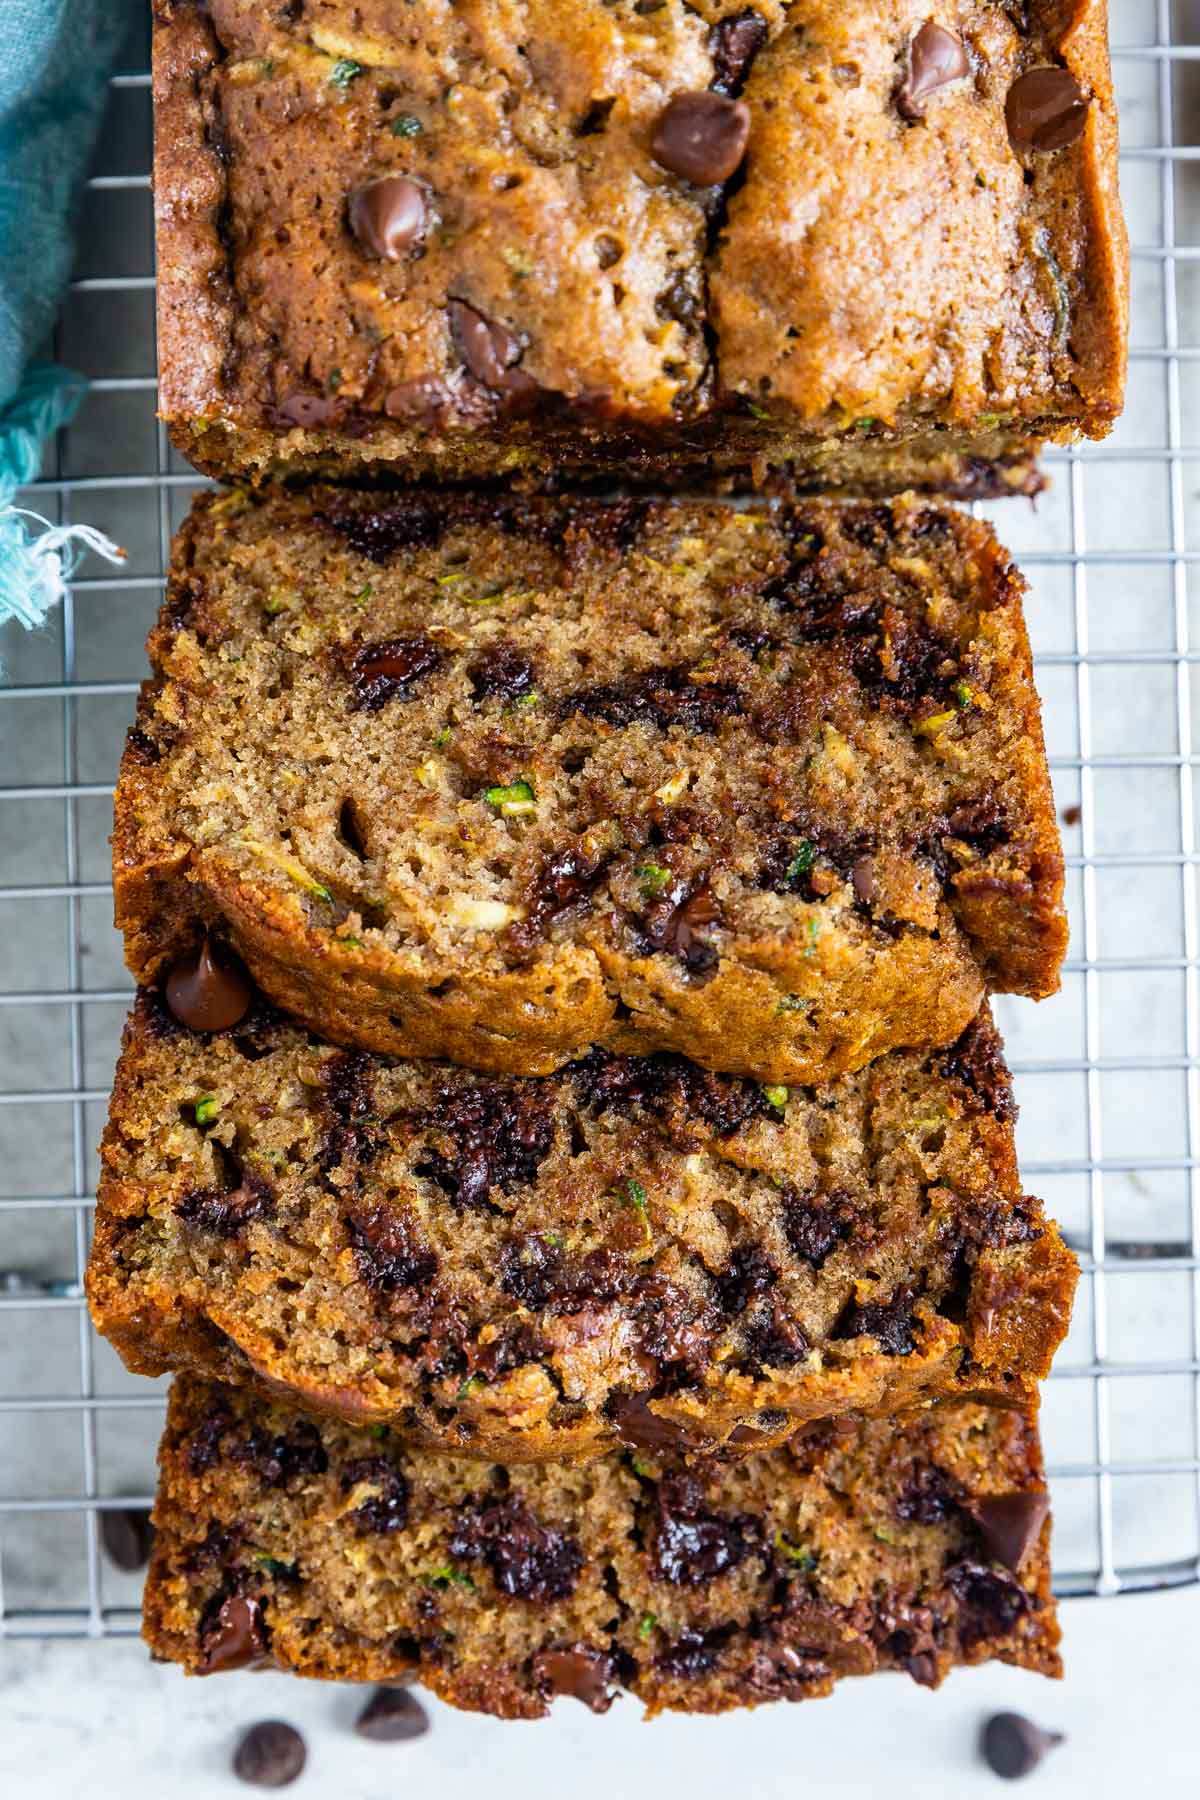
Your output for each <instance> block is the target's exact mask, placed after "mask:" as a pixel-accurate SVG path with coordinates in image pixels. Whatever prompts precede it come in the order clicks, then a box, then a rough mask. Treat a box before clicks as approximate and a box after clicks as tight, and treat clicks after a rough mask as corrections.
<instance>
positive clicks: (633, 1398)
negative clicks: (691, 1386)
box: [608, 1394, 697, 1451]
mask: <svg viewBox="0 0 1200 1800" xmlns="http://www.w3.org/2000/svg"><path fill="white" fill-rule="evenodd" d="M608 1413H609V1417H610V1418H611V1419H612V1422H613V1424H614V1425H615V1426H616V1428H617V1436H618V1437H619V1438H620V1440H621V1442H622V1443H623V1444H632V1445H633V1447H634V1449H636V1450H651V1451H660V1450H689V1449H694V1448H696V1447H697V1446H696V1445H694V1444H693V1442H692V1440H691V1438H689V1436H688V1434H687V1432H686V1431H684V1430H683V1428H682V1427H681V1426H679V1425H676V1424H675V1423H674V1421H673V1420H671V1419H664V1418H661V1417H660V1416H659V1414H658V1413H655V1412H651V1410H650V1407H649V1405H648V1403H647V1401H646V1398H645V1396H644V1395H642V1394H617V1395H615V1396H614V1398H613V1399H612V1400H610V1401H609V1404H608Z"/></svg>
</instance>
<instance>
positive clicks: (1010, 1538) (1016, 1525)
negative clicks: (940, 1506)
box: [968, 1488, 1050, 1574]
mask: <svg viewBox="0 0 1200 1800" xmlns="http://www.w3.org/2000/svg"><path fill="white" fill-rule="evenodd" d="M968 1510H969V1512H970V1514H971V1517H972V1518H973V1519H974V1521H975V1523H976V1525H978V1527H979V1530H980V1533H981V1534H982V1537H983V1542H984V1548H985V1549H986V1550H987V1553H988V1555H989V1556H990V1557H991V1559H992V1561H993V1562H1000V1563H1003V1564H1004V1566H1005V1568H1006V1569H1012V1570H1013V1572H1014V1574H1015V1573H1016V1571H1017V1570H1019V1569H1020V1567H1021V1564H1022V1563H1023V1562H1024V1561H1025V1558H1026V1557H1027V1556H1028V1555H1029V1552H1030V1551H1031V1550H1032V1549H1033V1546H1034V1545H1035V1544H1036V1543H1037V1540H1038V1535H1039V1533H1040V1532H1041V1529H1042V1526H1043V1525H1044V1524H1045V1522H1046V1514H1047V1513H1048V1512H1049V1511H1050V1496H1049V1494H1048V1493H1047V1492H1046V1490H1045V1488H1027V1489H1026V1490H1025V1492H1024V1493H1020V1494H989V1495H987V1496H986V1497H985V1498H984V1499H982V1500H975V1501H972V1503H971V1505H970V1507H969V1508H968Z"/></svg>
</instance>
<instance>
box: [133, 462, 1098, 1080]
mask: <svg viewBox="0 0 1200 1800" xmlns="http://www.w3.org/2000/svg"><path fill="white" fill-rule="evenodd" d="M1023 591H1024V584H1023V583H1022V581H1021V578H1020V576H1019V575H1018V574H1017V572H1016V570H1015V569H1014V568H1013V566H1012V564H1011V562H1010V561H1009V558H1008V556H1007V554H1006V553H1005V552H1004V551H1003V550H1002V549H1001V547H1000V546H999V544H998V543H997V542H996V540H995V538H994V536H993V535H992V533H991V531H990V529H989V528H988V527H987V526H986V525H984V524H983V523H981V522H979V521H976V520H973V519H970V518H967V517H964V516H962V515H961V514H958V513H955V512H953V511H951V510H948V509H946V508H944V507H937V506H933V505H930V504H927V503H923V502H920V501H918V500H915V499H913V498H911V497H910V498H906V499H900V500H896V501H893V502H891V503H888V504H857V505H851V504H837V503H830V502H822V501H811V502H802V503H798V504H789V505H785V506H776V507H772V508H765V507H762V506H759V507H757V508H755V509H751V510H739V509H735V508H731V507H729V506H723V505H721V504H720V503H717V504H709V505H697V504H693V503H689V504H677V505H675V504H671V503H669V502H657V503H652V502H645V501H638V500H630V501H624V502H599V501H583V500H580V501H575V502H567V501H560V500H546V499H529V500H517V501H512V500H504V499H501V498H498V497H495V496H472V497H466V496H460V497H453V496H447V495H445V494H443V495H440V496H429V495H422V496H416V495H410V496H406V495H403V494H401V495H398V496H397V495H395V494H392V495H390V496H388V495H382V494H378V493H362V492H350V491H344V490H337V489H330V488H315V489H310V490H308V491H307V492H306V493H304V494H303V495H277V496H274V497H272V498H270V499H268V500H265V501H255V500H253V499H251V498H250V497H248V496H246V495H244V494H242V493H238V492H235V493H232V494H228V495H225V496H223V497H220V498H217V497H206V498H202V499H201V500H199V501H198V502H197V504H196V506H195V508H194V510H193V512H192V514H191V516H190V518H189V520H188V522H187V523H186V524H185V526H184V528H183V530H182V532H181V533H180V535H179V537H178V539H177V541H176V545H175V550H174V556H173V563H172V569H171V575H170V581H169V586H168V593H167V597H166V601H165V603H164V606H163V610H162V613H161V615H160V618H159V622H158V625H157V626H156V628H155V630H154V631H153V632H152V634H151V638H150V643H149V652H150V657H151V662H152V666H153V668H154V671H155V673H154V676H153V678H152V679H151V680H150V681H149V682H148V683H147V684H146V686H145V688H144V691H143V694H142V697H141V701H140V705H139V713H138V723H137V725H136V727H135V728H134V729H133V730H132V732H131V733H130V737H129V740H128V745H127V749H126V752H125V756H124V759H123V762H122V767H121V776H120V782H119V785H118V791H117V799H116V824H115V835H114V840H113V861H114V882H115V895H116V901H115V904H116V914H117V922H118V925H119V926H120V927H121V928H122V929H123V930H124V933H125V938H126V948H127V956H128V960H129V964H130V967H131V968H132V970H133V971H134V973H135V975H136V976H137V978H138V980H139V981H140V982H143V983H153V982H155V981H157V980H158V979H159V977H160V975H161V973H162V971H163V969H164V967H165V966H167V965H168V964H169V963H170V962H171V961H172V959H176V958H179V957H181V956H183V955H185V954H188V953H190V952H192V951H194V948H195V946H196V944H197V942H198V940H199V938H200V937H201V936H202V935H203V934H204V933H205V932H209V931H212V932H215V934H216V936H217V937H218V938H221V939H223V940H224V941H225V942H226V943H227V945H228V946H229V947H230V948H232V949H233V950H234V951H236V952H237V954H238V955H240V956H241V958H242V959H243V960H244V961H245V963H246V964H247V966H248V967H249V970H250V972H251V974H252V975H253V976H254V978H255V979H256V980H257V982H258V983H259V984H260V986H261V987H262V988H263V989H264V990H265V992H266V993H267V994H268V995H269V996H270V998H271V999H272V1000H273V1001H275V1002H276V1004H278V1005H280V1006H282V1007H284V1008H285V1009H286V1010H288V1011H289V1012H291V1013H293V1014H295V1015H296V1016H298V1017H299V1018H301V1019H302V1020H303V1021H304V1022H305V1023H306V1024H308V1025H309V1026H310V1027H311V1028H312V1029H313V1030H314V1031H316V1032H317V1033H318V1034H320V1035H321V1036H323V1037H327V1038H329V1039H331V1040H333V1041H335V1042H340V1043H343V1044H345V1045H348V1046H359V1047H361V1048H364V1049H369V1050H378V1051H383V1052H389V1053H393V1054H398V1055H410V1056H411V1055H415V1056H432V1057H443V1056H444V1057H447V1058H449V1059H451V1060H453V1061H455V1062H458V1063H462V1064H464V1065H466V1066H469V1067H474V1068H480V1069H485V1070H492V1071H496V1072H507V1073H513V1074H541V1073H546V1072H548V1071H551V1070H553V1069H554V1068H556V1067H560V1066H561V1065H563V1064H564V1063H566V1062H568V1061H570V1060H572V1059H576V1058H578V1057H580V1056H582V1055H584V1054H586V1052H587V1051H588V1050H589V1049H591V1048H593V1047H595V1046H602V1047H605V1048H608V1049H611V1050H614V1051H620V1052H630V1053H634V1052H636V1053H644V1052H648V1051H653V1050H659V1049H662V1050H675V1051H679V1052H682V1053H685V1054H687V1055H688V1056H689V1057H691V1058H692V1059H693V1060H695V1061H696V1062H698V1063H700V1064H701V1065H703V1066H705V1067H709V1068H717V1069H723V1070H726V1071H730V1072H734V1073H741V1074H746V1075H751V1076H754V1077H756V1078H759V1079H763V1080H767V1081H783V1082H787V1081H800V1082H812V1081H816V1080H822V1079H827V1078H830V1077H832V1076H835V1075H837V1074H839V1073H841V1072H843V1071H846V1070H852V1069H854V1068H856V1067H860V1066H861V1065H863V1064H864V1063H866V1062H867V1061H868V1060H869V1059H870V1058H872V1057H874V1056H877V1055H879V1054H881V1053H883V1052H885V1051H887V1050H889V1049H891V1048H894V1047H897V1046H901V1045H916V1046H928V1045H930V1044H942V1045H945V1044H949V1043H951V1042H952V1041H953V1040H954V1039H955V1038H956V1037H957V1036H958V1035H959V1033H960V1032H961V1031H962V1030H963V1029H964V1028H965V1027H966V1025H967V1024H968V1023H969V1021H970V1020H971V1019H972V1018H973V1017H974V1015H975V1013H976V1012H977V1010H978V1007H979V1004H980V1001H981V999H982V997H983V993H984V990H985V988H990V989H999V990H1005V991H1012V992H1018V993H1023V994H1030V995H1034V996H1040V995H1044V994H1047V993H1051V992H1053V991H1054V990H1055V989H1056V987H1057V985H1058V971H1059V966H1060V963H1061V960H1062V956H1063V954H1064V950H1065V945H1066V918H1065V913H1064V910H1063V904H1062V891H1063V860H1062V850H1061V843H1060V840H1059V836H1058V828H1057V823H1056V819H1055V814H1054V805H1053V796H1052V793H1051V788H1050V781H1049V775H1048V772H1047V768H1046V760H1045V752H1044V746H1043V740H1042V729H1041V718H1040V712H1039V707H1038V701H1037V695H1036V692H1035V689H1034V685H1033V678H1032V670H1031V664H1030V654H1029V645H1028V640H1027V637H1026V632H1025V625H1024V621H1023V617H1022V607H1021V596H1022V593H1023Z"/></svg>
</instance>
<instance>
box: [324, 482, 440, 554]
mask: <svg viewBox="0 0 1200 1800" xmlns="http://www.w3.org/2000/svg"><path fill="white" fill-rule="evenodd" d="M315 517H316V520H317V523H318V524H319V525H324V526H326V527H328V529H329V530H330V531H336V532H337V533H338V535H339V536H340V537H343V538H345V540H346V542H347V543H348V544H349V546H350V548H351V549H352V550H355V551H357V553H358V555H359V556H365V557H368V558H369V559H370V561H371V562H373V563H379V564H380V565H381V566H382V565H383V564H385V563H389V562H390V561H391V560H392V558H393V557H394V556H395V555H397V553H398V552H399V551H401V550H425V549H430V548H432V546H433V545H435V544H436V543H437V542H438V540H439V539H440V537H441V535H442V530H443V528H444V526H445V524H446V522H447V509H446V508H445V507H442V506H438V505H436V504H433V503H431V502H430V501H429V500H425V499H417V498H416V497H415V496H409V495H405V496H403V497H402V498H400V499H397V500H392V501H389V502H388V504H387V505H386V506H379V505H376V506H369V507H364V506H362V505H360V504H359V503H358V502H356V501H353V500H351V499H349V498H348V497H345V496H343V497H341V498H339V499H337V500H335V501H334V502H333V504H331V505H330V506H329V507H327V508H326V510H325V511H323V512H319V513H317V514H315Z"/></svg>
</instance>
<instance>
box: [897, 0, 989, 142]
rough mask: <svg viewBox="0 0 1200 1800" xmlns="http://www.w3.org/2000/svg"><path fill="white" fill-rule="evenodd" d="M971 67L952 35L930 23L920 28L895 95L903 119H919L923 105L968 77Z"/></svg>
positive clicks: (923, 110)
mask: <svg viewBox="0 0 1200 1800" xmlns="http://www.w3.org/2000/svg"><path fill="white" fill-rule="evenodd" d="M970 72H971V65H970V63H969V62H968V61H967V53H966V51H965V50H964V48H963V45H962V40H961V39H960V38H956V37H955V35H954V33H953V32H952V31H947V30H945V28H944V27H943V26H941V25H935V24H933V22H932V21H930V22H929V23H928V24H926V25H922V27H921V29H920V31H918V32H917V34H916V36H915V37H914V38H913V41H912V44H911V46H910V48H909V52H908V74H907V76H906V77H905V79H904V84H903V86H902V87H901V89H900V91H899V93H898V94H897V95H896V105H897V107H898V109H899V111H900V113H901V115H902V117H904V118H906V119H914V120H915V119H922V118H924V116H925V105H924V103H925V101H926V100H928V99H929V98H930V96H931V95H932V94H936V93H937V92H938V90H939V88H944V87H948V86H949V84H950V83H951V82H952V81H961V80H962V78H963V76H964V75H969V74H970Z"/></svg>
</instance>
